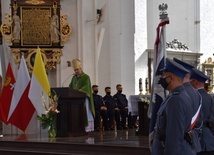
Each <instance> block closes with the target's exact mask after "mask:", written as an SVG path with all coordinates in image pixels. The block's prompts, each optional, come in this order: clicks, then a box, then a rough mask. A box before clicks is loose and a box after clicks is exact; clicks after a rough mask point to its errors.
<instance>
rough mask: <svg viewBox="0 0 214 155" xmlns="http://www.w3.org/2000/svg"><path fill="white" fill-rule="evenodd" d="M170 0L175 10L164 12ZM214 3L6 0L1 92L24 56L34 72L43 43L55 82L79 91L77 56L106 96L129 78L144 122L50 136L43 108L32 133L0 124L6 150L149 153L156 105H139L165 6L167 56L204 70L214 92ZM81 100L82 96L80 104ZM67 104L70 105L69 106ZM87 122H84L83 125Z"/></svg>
mask: <svg viewBox="0 0 214 155" xmlns="http://www.w3.org/2000/svg"><path fill="white" fill-rule="evenodd" d="M164 4H167V8H165V9H162V10H161V9H160V6H161V5H162V6H164ZM213 4H214V2H213V1H212V0H209V1H206V2H204V1H200V0H195V1H192V0H180V1H176V0H170V1H169V0H161V1H155V0H134V1H131V0H87V1H86V0H0V10H1V14H0V15H1V18H0V24H1V27H0V31H1V35H0V75H1V78H2V79H1V80H2V81H1V91H2V88H3V86H4V80H5V78H6V72H7V67H8V64H9V63H10V65H11V68H12V72H13V74H14V77H15V78H16V77H17V75H18V71H19V67H20V66H21V65H20V64H21V60H22V56H24V60H25V62H26V65H27V70H28V72H29V75H30V76H32V75H33V69H34V61H35V59H36V53H37V50H38V49H40V51H41V56H42V60H43V62H44V66H45V71H46V74H47V79H48V81H49V84H50V87H51V88H53V89H55V88H58V89H56V91H59V90H60V91H61V89H63V91H64V92H63V93H64V94H66V93H67V94H69V93H70V94H71V92H69V91H67V89H66V88H68V87H69V83H70V82H71V78H72V76H73V75H74V70H73V68H72V65H71V64H72V59H79V60H81V62H82V69H83V71H84V72H85V73H87V74H88V75H89V77H90V80H91V85H98V86H99V94H100V95H101V96H104V95H105V87H111V90H112V94H115V93H116V91H117V90H116V85H117V84H122V86H123V89H124V91H123V93H124V94H126V97H127V99H128V102H129V108H130V109H132V112H133V113H135V112H136V113H137V114H136V115H138V120H137V124H138V128H132V129H127V130H118V131H117V130H116V129H115V130H114V131H101V132H93V131H90V132H85V131H83V132H84V134H83V135H75V136H74V135H72V134H71V135H69V134H68V135H67V134H66V133H63V132H64V131H63V130H62V129H61V128H60V127H59V130H60V129H61V130H62V133H61V134H62V135H63V136H62V137H55V138H49V137H48V135H47V130H43V129H41V126H40V122H39V121H38V120H37V118H36V115H37V114H36V112H35V113H34V114H33V117H32V119H31V121H30V123H29V125H28V126H27V128H26V130H25V131H24V132H23V131H22V130H20V129H18V128H17V127H15V126H13V125H11V124H5V123H3V122H1V123H0V125H1V131H0V132H1V137H0V144H1V145H0V152H2V153H3V154H5V155H9V154H17V155H18V154H22V155H23V154H74V155H79V154H94V155H95V154H100V153H102V154H124V155H126V154H145V155H147V154H148V155H149V154H150V151H149V144H148V128H149V118H148V117H147V111H146V110H148V105H147V104H146V105H143V107H141V110H140V109H139V108H140V107H139V105H138V103H139V102H142V100H140V99H141V98H139V97H141V96H142V97H145V98H148V99H149V98H150V93H151V89H152V88H151V87H152V78H153V77H152V75H153V63H154V62H153V60H154V43H155V39H156V28H157V26H158V24H159V22H160V18H161V17H160V14H161V11H162V12H164V13H165V14H166V15H167V17H168V19H169V24H167V25H166V27H165V30H166V33H165V42H166V47H165V50H166V53H167V57H169V58H174V57H176V58H178V59H180V60H182V61H185V62H187V63H189V64H190V65H192V66H194V67H197V68H198V69H200V70H201V71H203V72H204V73H205V74H206V75H207V76H209V78H210V81H209V82H208V83H207V89H208V91H209V93H213V91H214V90H213V86H214V72H213V71H214V52H213V49H214V44H213V42H214V37H213V36H214V35H213V34H214V29H213V24H214V20H213V18H214V11H213V9H212V6H213ZM75 93H76V92H72V95H73V94H74V95H73V96H74V98H75V97H76V98H77V96H78V95H80V96H81V94H78V95H77V96H75ZM70 94H69V95H70ZM80 96H78V97H80ZM63 101H64V100H63ZM78 101H79V98H77V99H76V100H75V101H74V102H78ZM144 103H145V102H144ZM82 106H84V105H78V106H76V107H77V108H78V112H80V113H84V111H81V110H82V109H81V108H82ZM62 108H63V107H62ZM66 108H69V107H65V109H64V110H65V111H66ZM62 110H63V109H62ZM70 113H72V114H73V115H69V114H70ZM75 114H76V111H75V110H73V111H69V112H68V115H69V116H70V117H75V121H74V122H73V123H74V124H75V123H77V124H78V122H77V121H79V118H76V116H75ZM83 117H85V116H84V115H82V116H81V119H82V118H83ZM62 119H64V117H62ZM82 121H83V120H82ZM60 125H62V126H63V125H64V122H61V124H60ZM82 126H84V123H83V124H82V123H80V124H79V127H82ZM66 127H67V126H66ZM69 127H70V128H72V127H71V126H69ZM76 130H78V133H80V130H79V128H75V129H74V130H72V131H73V132H76ZM83 130H84V129H83ZM64 134H65V135H64Z"/></svg>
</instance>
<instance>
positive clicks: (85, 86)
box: [69, 72, 95, 116]
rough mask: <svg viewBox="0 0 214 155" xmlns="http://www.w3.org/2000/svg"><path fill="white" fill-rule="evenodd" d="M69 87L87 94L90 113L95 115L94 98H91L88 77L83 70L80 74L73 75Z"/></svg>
mask: <svg viewBox="0 0 214 155" xmlns="http://www.w3.org/2000/svg"><path fill="white" fill-rule="evenodd" d="M69 87H70V88H73V89H76V90H79V91H81V92H84V93H86V94H87V96H88V97H89V101H90V110H91V113H92V115H93V116H95V110H94V99H93V95H92V90H91V80H90V77H89V76H88V75H87V74H85V73H84V72H82V74H81V75H80V76H79V77H77V76H76V75H74V76H73V78H72V80H71V83H70V85H69Z"/></svg>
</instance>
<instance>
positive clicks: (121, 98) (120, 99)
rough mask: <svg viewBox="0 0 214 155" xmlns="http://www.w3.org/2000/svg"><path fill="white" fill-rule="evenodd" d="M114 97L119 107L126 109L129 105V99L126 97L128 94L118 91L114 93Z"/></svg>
mask: <svg viewBox="0 0 214 155" xmlns="http://www.w3.org/2000/svg"><path fill="white" fill-rule="evenodd" d="M114 99H115V101H116V102H117V106H118V108H119V109H125V107H128V100H127V98H126V95H124V94H121V93H119V92H117V93H116V94H115V95H114Z"/></svg>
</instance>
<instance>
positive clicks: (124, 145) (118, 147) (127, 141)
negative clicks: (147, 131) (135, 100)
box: [0, 129, 149, 155]
mask: <svg viewBox="0 0 214 155" xmlns="http://www.w3.org/2000/svg"><path fill="white" fill-rule="evenodd" d="M135 132H136V129H126V130H125V129H124V130H118V131H116V130H115V131H102V132H89V133H87V134H86V135H84V136H79V137H56V138H49V137H48V135H46V134H43V135H3V137H1V138H0V149H1V143H2V144H3V142H5V146H7V147H8V144H10V142H11V144H12V143H14V142H25V146H26V147H27V145H26V144H27V143H26V142H29V143H32V142H35V143H36V144H37V145H38V146H39V144H40V143H42V144H55V145H56V144H59V145H61V144H75V145H76V147H74V148H73V149H72V150H73V151H74V152H75V148H78V145H79V146H81V147H83V146H84V147H85V148H84V147H83V149H82V152H81V149H80V150H76V153H75V154H96V153H97V154H99V153H101V152H102V154H103V153H104V154H105V153H106V154H108V153H109V154H114V153H115V154H124V153H125V154H145V155H147V154H148V152H149V147H148V137H147V136H142V135H136V133H135ZM6 143H7V145H6ZM19 145H20V144H19ZM3 146H4V144H3ZM53 146H54V145H53ZM87 146H91V147H90V148H91V149H92V148H93V147H94V146H97V148H98V147H99V148H102V151H101V150H100V149H97V148H96V147H94V150H93V149H92V150H89V151H87ZM105 146H108V147H105ZM71 147H72V146H71ZM81 147H80V148H81ZM13 148H15V146H13ZM20 148H21V147H20ZM105 148H106V149H105ZM8 149H9V148H8ZM16 149H18V148H16ZM84 149H85V151H84ZM125 149H127V151H126V150H125ZM4 150H5V148H4ZM29 150H30V148H29ZM31 150H33V149H31ZM68 150H69V149H68ZM68 150H67V151H66V152H69V151H68ZM131 150H133V151H131ZM144 151H145V153H143V152H144ZM0 152H1V150H0ZM78 152H79V153H78ZM131 152H133V153H131ZM139 152H142V153H139ZM13 154H14V153H13ZM69 154H71V153H69Z"/></svg>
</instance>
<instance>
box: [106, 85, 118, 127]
mask: <svg viewBox="0 0 214 155" xmlns="http://www.w3.org/2000/svg"><path fill="white" fill-rule="evenodd" d="M105 92H106V95H105V96H104V97H103V101H104V103H105V106H106V107H107V112H108V128H105V130H109V129H110V130H114V128H113V123H114V119H115V112H116V116H118V115H119V109H118V107H117V104H116V102H115V100H114V98H113V96H112V95H111V87H106V88H105Z"/></svg>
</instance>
